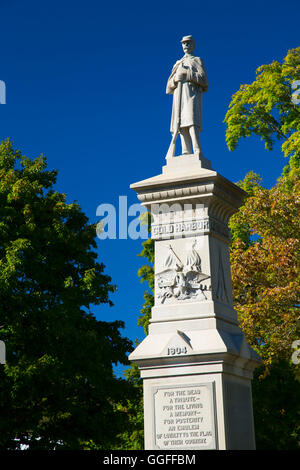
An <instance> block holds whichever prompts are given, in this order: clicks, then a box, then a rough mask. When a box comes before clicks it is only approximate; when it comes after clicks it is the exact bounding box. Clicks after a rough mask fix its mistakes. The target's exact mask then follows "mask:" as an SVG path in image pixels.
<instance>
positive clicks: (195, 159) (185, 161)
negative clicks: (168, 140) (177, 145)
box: [162, 153, 211, 175]
mask: <svg viewBox="0 0 300 470" xmlns="http://www.w3.org/2000/svg"><path fill="white" fill-rule="evenodd" d="M202 168H205V169H207V170H211V163H210V161H209V160H208V159H207V158H205V157H204V155H202V154H200V155H198V154H193V153H191V154H187V155H178V156H176V157H172V158H169V159H167V164H166V165H165V166H163V168H162V173H163V175H176V174H178V173H179V174H181V175H182V174H184V173H185V172H188V173H191V172H192V173H193V172H197V171H199V170H201V169H202Z"/></svg>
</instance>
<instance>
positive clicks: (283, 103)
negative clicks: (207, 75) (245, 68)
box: [225, 47, 300, 171]
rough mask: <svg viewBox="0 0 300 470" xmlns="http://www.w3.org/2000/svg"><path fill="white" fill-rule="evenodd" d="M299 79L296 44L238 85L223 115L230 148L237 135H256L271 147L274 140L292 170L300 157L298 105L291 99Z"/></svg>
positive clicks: (266, 146) (238, 139) (299, 52)
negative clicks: (279, 60)
mask: <svg viewBox="0 0 300 470" xmlns="http://www.w3.org/2000/svg"><path fill="white" fill-rule="evenodd" d="M298 80H300V47H297V48H296V49H291V50H290V51H288V53H287V55H286V57H285V58H284V59H283V61H282V63H281V62H278V61H273V62H272V63H271V64H267V65H262V66H261V67H259V68H258V69H257V71H256V79H255V80H254V81H253V83H251V84H244V85H241V87H240V89H239V90H238V91H237V92H236V93H235V94H234V95H233V97H232V100H231V103H230V105H229V109H228V111H227V113H226V116H225V122H226V124H227V130H226V141H227V145H228V148H229V150H234V149H235V148H236V147H237V145H238V142H239V141H240V139H241V138H245V137H249V136H251V135H256V136H258V137H260V139H261V140H262V141H263V142H264V143H265V148H266V149H268V150H272V149H273V148H274V144H275V143H276V142H282V146H281V149H282V151H283V153H284V156H285V157H290V160H289V163H290V165H291V167H292V168H293V171H297V169H298V168H299V160H300V109H299V106H298V105H297V103H295V102H294V100H293V99H292V86H293V84H294V83H295V82H296V81H298Z"/></svg>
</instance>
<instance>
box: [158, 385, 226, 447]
mask: <svg viewBox="0 0 300 470" xmlns="http://www.w3.org/2000/svg"><path fill="white" fill-rule="evenodd" d="M152 399H153V420H154V422H153V424H154V426H153V429H154V446H155V449H165V450H168V449H169V450H171V449H199V450H200V449H202V450H204V449H216V448H217V447H216V431H215V406H214V383H212V382H209V383H205V384H195V385H178V386H175V387H170V386H162V387H153V389H152Z"/></svg>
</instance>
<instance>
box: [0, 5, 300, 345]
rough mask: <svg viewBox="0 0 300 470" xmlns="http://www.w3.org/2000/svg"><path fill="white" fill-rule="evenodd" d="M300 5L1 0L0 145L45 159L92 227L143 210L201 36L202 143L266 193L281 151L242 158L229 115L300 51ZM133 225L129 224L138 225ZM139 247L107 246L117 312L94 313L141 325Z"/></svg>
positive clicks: (137, 333)
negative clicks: (251, 87)
mask: <svg viewBox="0 0 300 470" xmlns="http://www.w3.org/2000/svg"><path fill="white" fill-rule="evenodd" d="M298 11H299V4H298V2H296V1H287V2H284V3H283V2H279V1H277V0H274V1H269V0H267V1H264V2H262V1H259V2H258V1H256V0H254V1H252V2H241V1H240V2H238V1H230V0H229V1H226V2H225V1H224V2H221V1H215V2H211V3H208V2H190V3H189V4H186V3H185V2H179V1H177V0H173V1H169V0H168V1H163V0H161V1H156V0H154V1H151V2H141V1H130V0H129V1H127V2H120V1H118V0H116V1H114V2H100V1H95V0H85V1H84V2H79V1H76V0H73V1H69V0H67V1H66V0H60V1H58V0H52V1H51V2H50V1H48V0H45V1H43V2H40V1H35V0H27V1H26V2H24V1H21V0H17V1H16V0H0V17H1V29H0V40H1V62H0V80H3V81H4V82H5V84H6V90H7V96H6V101H7V103H6V104H5V105H0V139H1V140H2V139H5V138H7V137H10V138H11V139H12V141H13V143H14V146H15V148H18V149H20V150H21V151H22V152H23V153H24V154H25V155H27V156H28V157H36V156H38V155H40V154H41V153H43V154H44V155H45V156H46V157H47V161H48V166H49V168H50V169H58V170H59V175H58V181H57V185H56V188H57V189H58V190H59V191H62V192H64V193H66V194H67V197H68V201H69V202H73V201H74V200H76V201H78V202H79V204H80V205H81V207H82V209H83V211H84V212H85V213H86V214H87V216H88V217H89V218H90V220H91V222H95V221H97V220H98V218H97V217H96V209H97V207H98V205H100V204H102V203H109V204H114V205H115V206H116V207H118V199H119V196H127V197H128V205H130V204H133V203H136V202H137V199H136V195H135V193H134V192H133V191H132V190H130V189H129V185H130V184H131V183H133V182H136V181H139V180H141V179H145V178H148V177H151V176H155V175H157V174H159V173H160V172H161V167H162V165H163V164H164V157H165V153H166V151H167V148H168V145H169V142H170V133H169V125H170V114H171V97H170V96H168V95H166V94H165V86H166V81H167V78H168V75H169V73H170V70H171V68H172V65H173V64H174V62H175V61H176V60H177V59H178V58H180V57H181V56H182V49H181V45H180V39H181V37H182V36H183V35H187V34H192V35H193V36H194V38H195V40H196V50H195V54H196V55H199V56H201V57H202V59H203V60H204V62H205V65H206V68H207V72H208V77H209V82H210V89H209V92H208V93H206V94H205V96H204V115H203V132H202V145H203V150H204V154H205V156H206V157H207V158H209V159H210V160H211V162H212V165H213V168H214V169H215V170H217V171H218V172H219V173H221V174H222V175H223V176H225V177H227V178H228V179H230V180H232V181H237V180H240V179H243V177H244V176H245V174H246V173H247V172H248V171H250V170H253V171H255V172H257V173H259V174H260V175H261V176H262V177H263V182H264V184H265V185H266V186H267V187H270V186H272V185H273V184H274V183H275V182H276V178H277V177H278V176H279V175H280V173H281V170H282V167H283V166H284V164H285V163H286V161H285V159H284V158H283V156H282V155H281V153H280V151H279V149H275V151H273V152H267V151H266V150H264V146H263V144H262V143H261V142H259V141H258V140H256V139H250V140H247V141H244V142H241V144H240V145H239V147H238V149H237V150H236V151H235V152H229V151H228V150H227V148H226V143H225V125H224V124H223V119H224V116H225V113H226V110H227V108H228V104H229V102H230V99H231V96H232V94H233V93H234V92H235V91H236V90H237V89H238V88H239V86H240V84H242V83H250V82H252V81H253V80H254V78H255V70H256V68H257V67H258V66H260V65H261V64H265V63H270V62H271V61H272V60H275V59H276V60H282V58H283V57H284V56H285V55H286V53H287V51H288V49H291V48H294V47H297V46H299V18H298V16H299V15H298ZM129 220H130V218H129ZM140 250H141V241H140V240H105V241H99V244H98V253H99V260H101V261H103V262H104V264H105V265H106V272H107V274H109V275H110V276H111V277H112V280H113V282H114V283H115V284H117V286H118V290H117V292H116V293H115V294H114V295H113V296H112V300H113V302H114V304H115V305H114V307H113V308H109V307H107V306H100V307H97V308H95V309H94V313H95V315H96V316H97V318H99V319H101V320H107V321H111V320H115V319H122V320H123V321H124V322H125V325H126V326H125V330H124V331H123V334H125V335H126V336H128V337H129V338H131V339H132V340H134V339H135V338H139V339H142V338H143V337H144V333H143V330H142V329H141V328H138V327H137V318H138V315H139V310H140V308H141V305H142V303H143V290H144V287H145V286H144V285H142V284H140V282H139V279H138V277H137V270H138V268H139V267H140V266H141V264H142V263H143V261H142V260H141V259H140V258H138V257H137V254H138V253H139V252H140Z"/></svg>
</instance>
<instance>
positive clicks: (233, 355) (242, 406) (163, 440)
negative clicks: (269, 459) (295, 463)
mask: <svg viewBox="0 0 300 470" xmlns="http://www.w3.org/2000/svg"><path fill="white" fill-rule="evenodd" d="M180 323H181V322H174V321H170V322H167V324H166V323H165V324H164V325H162V324H159V323H158V322H157V323H156V322H154V323H153V322H152V323H151V324H150V330H149V335H148V336H147V337H146V338H145V340H144V341H143V342H142V343H141V344H140V345H139V346H138V347H137V348H136V350H135V351H134V352H133V353H132V354H131V355H130V360H132V361H134V362H136V363H137V364H138V367H139V369H140V373H141V378H142V379H143V385H144V413H145V414H144V417H145V449H147V450H154V449H157V450H206V449H220V450H226V449H230V450H251V449H255V440H254V425H253V415H252V399H251V378H252V371H253V369H254V367H256V366H257V364H258V363H259V358H258V356H257V355H256V354H255V353H254V351H253V350H252V349H251V348H250V347H249V346H248V344H247V343H246V340H245V337H244V335H243V334H242V333H241V331H240V330H239V328H238V326H237V325H234V324H231V325H229V324H226V323H227V322H224V321H223V320H220V321H219V322H218V321H217V322H216V323H215V320H213V319H210V320H208V319H206V320H205V319H201V320H199V319H198V321H195V322H194V327H195V329H194V330H193V329H192V325H190V326H189V327H188V326H187V324H186V325H184V324H181V325H180ZM201 327H203V329H201ZM179 328H180V329H179ZM183 331H184V333H183Z"/></svg>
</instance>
